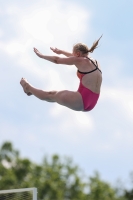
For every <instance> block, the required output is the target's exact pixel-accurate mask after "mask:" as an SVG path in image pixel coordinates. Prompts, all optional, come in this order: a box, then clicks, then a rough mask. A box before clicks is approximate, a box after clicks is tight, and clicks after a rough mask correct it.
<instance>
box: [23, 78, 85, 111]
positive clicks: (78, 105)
mask: <svg viewBox="0 0 133 200" xmlns="http://www.w3.org/2000/svg"><path fill="white" fill-rule="evenodd" d="M20 84H21V85H22V87H23V90H24V92H25V93H26V94H28V95H29V94H30V95H31V94H33V95H34V96H36V97H37V98H39V99H41V100H44V101H48V102H57V103H58V104H60V105H63V106H66V107H68V108H70V109H72V110H76V111H83V110H84V108H83V101H82V97H81V95H80V93H79V92H72V91H67V90H63V91H59V92H57V91H50V92H46V91H43V90H40V89H37V88H34V87H33V86H31V85H30V84H29V83H28V82H27V81H26V80H25V79H23V78H22V79H21V81H20Z"/></svg>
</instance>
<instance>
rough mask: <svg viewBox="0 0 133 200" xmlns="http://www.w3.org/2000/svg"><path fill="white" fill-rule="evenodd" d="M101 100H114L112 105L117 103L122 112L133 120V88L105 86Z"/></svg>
mask: <svg viewBox="0 0 133 200" xmlns="http://www.w3.org/2000/svg"><path fill="white" fill-rule="evenodd" d="M101 100H102V101H112V106H113V105H116V106H117V107H118V108H120V109H121V113H123V115H125V116H126V117H127V119H128V120H131V121H132V120H133V93H132V89H127V88H126V87H125V88H121V87H116V88H115V87H103V88H102V95H101Z"/></svg>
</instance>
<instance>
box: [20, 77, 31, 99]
mask: <svg viewBox="0 0 133 200" xmlns="http://www.w3.org/2000/svg"><path fill="white" fill-rule="evenodd" d="M20 84H21V85H22V87H23V90H24V92H25V93H26V94H27V95H28V96H30V95H32V93H31V92H29V91H28V88H29V83H28V82H27V80H26V79H25V78H22V79H21V81H20Z"/></svg>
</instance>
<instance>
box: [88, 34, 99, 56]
mask: <svg viewBox="0 0 133 200" xmlns="http://www.w3.org/2000/svg"><path fill="white" fill-rule="evenodd" d="M102 36H103V35H101V37H102ZM101 37H100V38H99V39H98V40H96V41H95V42H94V43H93V45H92V47H91V48H90V49H88V53H93V51H94V50H95V49H96V48H97V47H98V46H97V45H98V42H99V40H100V39H101Z"/></svg>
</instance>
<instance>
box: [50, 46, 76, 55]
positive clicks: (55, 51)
mask: <svg viewBox="0 0 133 200" xmlns="http://www.w3.org/2000/svg"><path fill="white" fill-rule="evenodd" d="M50 49H51V50H52V51H53V52H54V53H56V54H62V55H64V56H66V57H70V56H73V55H72V53H69V52H66V51H63V50H60V49H57V48H53V47H50Z"/></svg>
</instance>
